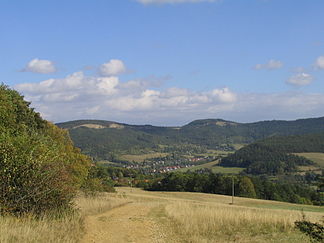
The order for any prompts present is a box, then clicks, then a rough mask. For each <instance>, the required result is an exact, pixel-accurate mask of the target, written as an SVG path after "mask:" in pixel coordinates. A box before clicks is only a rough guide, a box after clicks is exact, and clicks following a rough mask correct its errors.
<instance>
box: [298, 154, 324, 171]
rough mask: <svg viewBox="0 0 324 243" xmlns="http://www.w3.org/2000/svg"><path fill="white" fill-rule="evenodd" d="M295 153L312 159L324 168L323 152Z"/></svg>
mask: <svg viewBox="0 0 324 243" xmlns="http://www.w3.org/2000/svg"><path fill="white" fill-rule="evenodd" d="M296 154H297V155H300V156H303V157H305V158H307V159H310V160H312V161H314V162H315V163H316V164H318V165H319V166H320V167H321V168H324V153H296Z"/></svg>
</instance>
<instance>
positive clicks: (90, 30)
mask: <svg viewBox="0 0 324 243" xmlns="http://www.w3.org/2000/svg"><path fill="white" fill-rule="evenodd" d="M323 12H324V1H323V0H311V1H310V0H248V1H247V0H69V1H66V0H48V1H47V0H46V1H44V0H28V1H19V0H0V64H1V67H0V82H4V83H5V84H7V85H9V86H10V87H12V88H14V89H17V90H18V91H19V92H20V93H21V94H23V95H24V96H25V98H26V99H27V100H29V101H31V102H32V106H33V107H35V108H36V110H37V111H39V112H40V113H41V114H42V116H43V117H44V118H46V119H48V120H51V121H53V122H62V121H68V120H75V119H104V120H112V121H118V122H125V123H131V124H154V125H183V124H185V123H187V122H190V121H192V120H194V119H202V118H222V119H226V120H233V121H239V122H251V121H259V120H273V119H290V120H291V119H298V118H306V117H319V116H324V19H323Z"/></svg>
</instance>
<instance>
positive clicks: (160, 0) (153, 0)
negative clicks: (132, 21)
mask: <svg viewBox="0 0 324 243" xmlns="http://www.w3.org/2000/svg"><path fill="white" fill-rule="evenodd" d="M136 1H137V2H139V3H142V4H173V3H201V2H210V3H212V2H217V1H219V0H136Z"/></svg>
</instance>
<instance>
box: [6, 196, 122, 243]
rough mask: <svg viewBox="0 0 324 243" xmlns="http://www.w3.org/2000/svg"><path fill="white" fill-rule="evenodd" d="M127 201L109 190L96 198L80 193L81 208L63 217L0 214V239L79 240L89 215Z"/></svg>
mask: <svg viewBox="0 0 324 243" xmlns="http://www.w3.org/2000/svg"><path fill="white" fill-rule="evenodd" d="M126 202H127V199H125V198H123V196H118V195H115V194H108V193H105V194H101V195H99V196H96V197H84V196H79V197H78V198H77V199H76V202H75V204H76V207H77V208H79V209H80V210H78V211H77V212H75V213H71V214H69V215H67V216H65V217H63V218H60V219H53V218H51V217H46V216H45V217H43V218H41V219H36V218H35V217H20V218H15V217H9V216H6V217H0V242H1V243H16V242H24V243H29V242H30V243H31V242H33V243H34V242H37V243H38V242H46V243H49V242H64V243H73V242H79V241H80V239H81V238H82V236H83V234H84V229H83V227H84V225H83V222H84V217H85V216H86V215H90V214H98V213H101V212H103V211H106V210H109V209H111V208H114V207H118V206H120V205H122V204H124V203H126Z"/></svg>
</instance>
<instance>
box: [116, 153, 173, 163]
mask: <svg viewBox="0 0 324 243" xmlns="http://www.w3.org/2000/svg"><path fill="white" fill-rule="evenodd" d="M167 155H168V153H149V154H124V155H121V156H120V159H121V160H126V161H129V162H137V163H142V162H144V160H146V159H152V158H159V157H165V156H167Z"/></svg>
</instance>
